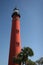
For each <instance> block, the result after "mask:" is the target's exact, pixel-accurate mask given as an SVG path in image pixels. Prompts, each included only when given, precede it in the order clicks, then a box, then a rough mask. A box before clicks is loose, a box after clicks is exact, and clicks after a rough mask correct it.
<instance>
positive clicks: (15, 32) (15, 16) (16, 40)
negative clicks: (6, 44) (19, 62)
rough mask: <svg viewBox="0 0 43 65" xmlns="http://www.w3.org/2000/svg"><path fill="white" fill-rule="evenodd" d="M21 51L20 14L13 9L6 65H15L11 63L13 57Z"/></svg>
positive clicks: (17, 10)
mask: <svg viewBox="0 0 43 65" xmlns="http://www.w3.org/2000/svg"><path fill="white" fill-rule="evenodd" d="M20 51H21V41H20V13H19V9H17V8H15V9H14V10H13V13H12V27H11V38H10V49H9V60H8V65H16V64H14V63H13V61H12V60H13V57H14V56H17V55H18V53H20Z"/></svg>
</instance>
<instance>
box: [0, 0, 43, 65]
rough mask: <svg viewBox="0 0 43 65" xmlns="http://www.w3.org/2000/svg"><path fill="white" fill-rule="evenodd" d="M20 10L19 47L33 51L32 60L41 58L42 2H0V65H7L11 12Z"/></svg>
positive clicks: (42, 48) (6, 0)
mask: <svg viewBox="0 0 43 65" xmlns="http://www.w3.org/2000/svg"><path fill="white" fill-rule="evenodd" d="M15 7H17V8H19V10H20V14H21V18H20V26H21V29H20V33H21V45H22V47H24V46H29V47H31V48H32V49H33V51H34V56H33V57H31V59H32V60H34V61H35V60H37V59H39V58H40V57H42V56H43V0H0V65H8V56H9V47H10V36H11V25H12V18H11V15H12V12H13V9H14V8H15Z"/></svg>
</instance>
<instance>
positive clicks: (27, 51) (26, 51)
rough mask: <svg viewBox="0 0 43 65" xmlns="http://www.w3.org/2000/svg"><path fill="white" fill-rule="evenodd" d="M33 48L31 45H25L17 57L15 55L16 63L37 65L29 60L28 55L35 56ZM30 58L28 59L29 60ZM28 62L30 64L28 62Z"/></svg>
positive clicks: (14, 60)
mask: <svg viewBox="0 0 43 65" xmlns="http://www.w3.org/2000/svg"><path fill="white" fill-rule="evenodd" d="M33 55H34V53H33V50H32V49H31V48H29V47H24V48H23V49H21V52H20V53H19V54H18V55H17V57H13V62H14V63H16V64H19V65H21V63H22V65H23V64H25V65H35V63H34V62H32V61H31V60H29V58H28V56H29V57H31V56H33ZM27 60H28V61H27ZM27 63H28V64H27Z"/></svg>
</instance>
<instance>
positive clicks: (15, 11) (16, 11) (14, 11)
mask: <svg viewBox="0 0 43 65" xmlns="http://www.w3.org/2000/svg"><path fill="white" fill-rule="evenodd" d="M14 15H16V16H19V17H20V13H19V9H17V8H15V9H14V10H13V14H12V17H13V16H14Z"/></svg>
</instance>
